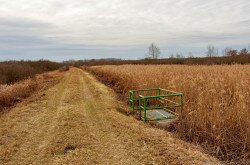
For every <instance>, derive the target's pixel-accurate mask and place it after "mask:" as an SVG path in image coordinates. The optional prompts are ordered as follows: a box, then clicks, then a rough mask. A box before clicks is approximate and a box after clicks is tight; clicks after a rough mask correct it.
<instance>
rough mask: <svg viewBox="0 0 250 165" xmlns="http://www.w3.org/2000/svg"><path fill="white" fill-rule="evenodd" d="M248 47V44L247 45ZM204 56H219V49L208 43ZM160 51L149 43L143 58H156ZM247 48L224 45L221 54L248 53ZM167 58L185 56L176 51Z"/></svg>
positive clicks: (191, 56) (190, 56) (189, 56)
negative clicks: (239, 48) (233, 47)
mask: <svg viewBox="0 0 250 165" xmlns="http://www.w3.org/2000/svg"><path fill="white" fill-rule="evenodd" d="M249 47H250V45H249ZM206 49H207V51H206V57H219V56H220V55H219V49H218V48H216V47H215V46H213V45H212V44H208V45H207V47H206ZM160 54H161V51H160V48H159V46H157V45H156V44H154V43H151V44H150V46H149V47H148V52H147V54H146V57H145V59H158V58H159V57H160ZM248 54H249V50H247V48H243V49H241V50H237V49H232V48H230V47H226V48H225V49H223V50H222V56H237V55H248ZM169 58H186V57H185V56H184V55H182V54H179V53H176V55H174V54H171V55H170V56H169ZM188 58H194V56H193V55H192V53H191V52H189V53H188Z"/></svg>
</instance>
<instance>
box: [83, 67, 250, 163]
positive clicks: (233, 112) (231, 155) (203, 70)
mask: <svg viewBox="0 0 250 165" xmlns="http://www.w3.org/2000/svg"><path fill="white" fill-rule="evenodd" d="M87 70H88V71H90V72H91V73H93V74H94V75H96V76H97V77H98V78H99V80H101V81H102V82H104V83H105V84H107V85H109V86H111V87H112V88H113V89H115V91H116V92H118V93H119V94H120V95H122V96H123V98H124V99H125V98H127V96H128V90H129V89H140V88H149V87H161V88H166V89H170V90H174V91H181V92H183V93H184V95H185V97H184V98H185V109H184V114H183V116H184V118H183V120H182V121H179V123H177V124H176V125H175V130H176V132H177V133H178V135H179V136H180V137H181V138H183V139H185V140H188V141H192V142H195V143H199V144H201V145H203V146H205V148H206V149H208V151H209V152H210V153H211V154H213V155H216V156H217V157H219V158H221V159H223V160H231V161H232V160H233V161H241V162H247V161H249V149H250V144H249V140H250V139H249V133H250V132H249V131H250V130H249V126H250V123H249V122H250V120H249V112H250V99H249V98H250V65H230V66H229V65H214V66H187V65H184V66H180V65H120V66H99V67H97V66H96V67H90V68H87Z"/></svg>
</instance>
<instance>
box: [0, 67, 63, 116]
mask: <svg viewBox="0 0 250 165" xmlns="http://www.w3.org/2000/svg"><path fill="white" fill-rule="evenodd" d="M62 74H63V73H62V72H58V71H54V72H50V73H44V74H40V75H37V76H35V77H33V78H29V79H26V80H22V81H19V82H17V83H14V84H10V85H7V84H5V85H0V115H1V113H4V111H5V110H6V109H7V108H9V107H11V106H13V105H15V104H16V103H18V102H20V101H22V100H23V99H25V98H27V97H29V96H30V95H31V94H33V93H34V92H36V91H39V90H42V89H45V88H46V87H47V86H49V85H52V84H54V83H55V82H57V81H58V79H59V78H60V77H61V76H62Z"/></svg>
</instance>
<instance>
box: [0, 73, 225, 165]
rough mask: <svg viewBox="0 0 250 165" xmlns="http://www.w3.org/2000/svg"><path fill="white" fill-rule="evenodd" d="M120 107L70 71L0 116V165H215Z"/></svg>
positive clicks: (108, 93) (107, 94)
mask: <svg viewBox="0 0 250 165" xmlns="http://www.w3.org/2000/svg"><path fill="white" fill-rule="evenodd" d="M120 105H121V103H120V102H118V101H117V100H116V97H115V93H114V92H113V91H112V90H110V89H109V88H107V87H106V86H105V85H103V84H101V83H99V82H98V81H96V79H95V78H94V77H93V76H92V75H90V74H88V73H86V72H84V71H82V70H80V69H76V68H72V69H70V71H69V72H66V74H65V76H64V78H63V79H62V80H61V81H60V83H58V84H57V85H55V86H54V87H52V88H50V89H49V90H48V91H47V92H46V93H45V95H44V97H42V98H40V99H39V100H36V101H33V102H31V103H28V104H27V103H25V102H23V103H21V104H20V105H19V106H17V107H15V108H14V110H13V111H10V112H9V113H6V114H4V115H3V116H0V164H38V165H39V164H102V165H105V164H107V165H110V164H126V165H130V164H131V165H132V164H138V165H140V164H141V165H144V164H159V165H160V164H162V165H165V164H183V165H190V164H209V165H213V164H214V165H217V164H220V162H219V161H218V160H217V159H215V158H213V157H211V156H209V155H207V154H204V153H203V152H201V150H200V148H199V147H197V146H194V145H190V144H188V143H186V142H183V141H182V140H179V139H176V138H175V137H174V136H172V134H171V133H169V132H166V131H163V130H159V129H155V128H152V127H150V126H148V125H147V124H142V123H141V122H139V121H138V120H136V119H135V118H133V117H132V116H126V115H123V114H122V113H120V112H118V111H117V110H116V109H117V108H118V107H120Z"/></svg>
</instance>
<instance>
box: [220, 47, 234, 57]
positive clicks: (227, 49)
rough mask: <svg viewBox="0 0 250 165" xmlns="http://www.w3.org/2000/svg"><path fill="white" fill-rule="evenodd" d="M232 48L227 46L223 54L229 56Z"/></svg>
mask: <svg viewBox="0 0 250 165" xmlns="http://www.w3.org/2000/svg"><path fill="white" fill-rule="evenodd" d="M231 50H232V48H229V47H227V48H225V49H224V50H222V54H223V56H228V54H229V53H228V52H230V51H231Z"/></svg>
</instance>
